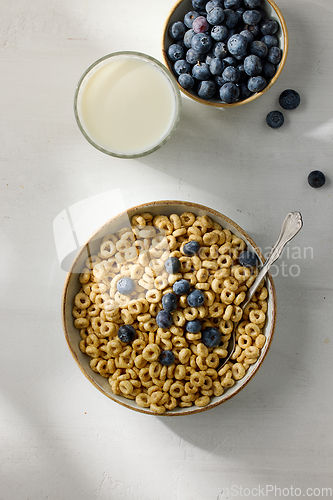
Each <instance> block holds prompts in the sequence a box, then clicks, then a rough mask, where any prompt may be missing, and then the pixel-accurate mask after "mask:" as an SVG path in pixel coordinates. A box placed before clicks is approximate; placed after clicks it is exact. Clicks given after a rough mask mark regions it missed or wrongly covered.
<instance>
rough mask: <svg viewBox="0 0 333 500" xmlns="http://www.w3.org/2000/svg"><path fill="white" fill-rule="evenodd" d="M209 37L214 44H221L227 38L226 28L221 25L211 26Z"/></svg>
mask: <svg viewBox="0 0 333 500" xmlns="http://www.w3.org/2000/svg"><path fill="white" fill-rule="evenodd" d="M210 36H211V37H212V38H213V40H215V41H216V42H223V40H225V39H226V38H227V36H228V28H227V27H226V26H224V25H223V24H222V25H219V26H213V27H212V29H211V31H210Z"/></svg>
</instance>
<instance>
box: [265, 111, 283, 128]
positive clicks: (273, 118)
mask: <svg viewBox="0 0 333 500" xmlns="http://www.w3.org/2000/svg"><path fill="white" fill-rule="evenodd" d="M266 123H267V125H268V126H269V127H271V128H280V127H282V125H283V124H284V116H283V114H282V113H281V111H271V112H270V113H268V115H267V116H266Z"/></svg>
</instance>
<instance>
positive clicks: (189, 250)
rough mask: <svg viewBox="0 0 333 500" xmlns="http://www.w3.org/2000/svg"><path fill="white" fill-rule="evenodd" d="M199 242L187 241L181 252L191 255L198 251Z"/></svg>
mask: <svg viewBox="0 0 333 500" xmlns="http://www.w3.org/2000/svg"><path fill="white" fill-rule="evenodd" d="M199 248H200V244H199V243H198V242H197V241H196V240H192V241H188V242H187V243H185V245H184V246H183V254H184V255H188V256H190V257H192V256H193V255H195V254H197V253H198V252H199Z"/></svg>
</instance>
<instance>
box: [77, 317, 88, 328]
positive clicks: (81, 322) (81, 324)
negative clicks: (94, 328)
mask: <svg viewBox="0 0 333 500" xmlns="http://www.w3.org/2000/svg"><path fill="white" fill-rule="evenodd" d="M74 326H75V328H77V329H78V330H82V328H87V327H88V326H89V320H88V319H86V318H82V317H80V318H76V319H75V320H74Z"/></svg>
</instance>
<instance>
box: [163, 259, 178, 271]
mask: <svg viewBox="0 0 333 500" xmlns="http://www.w3.org/2000/svg"><path fill="white" fill-rule="evenodd" d="M164 267H165V270H166V272H167V273H169V274H177V273H179V271H180V268H181V263H180V260H179V259H177V257H169V258H168V259H167V260H166V261H165V262H164Z"/></svg>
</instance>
